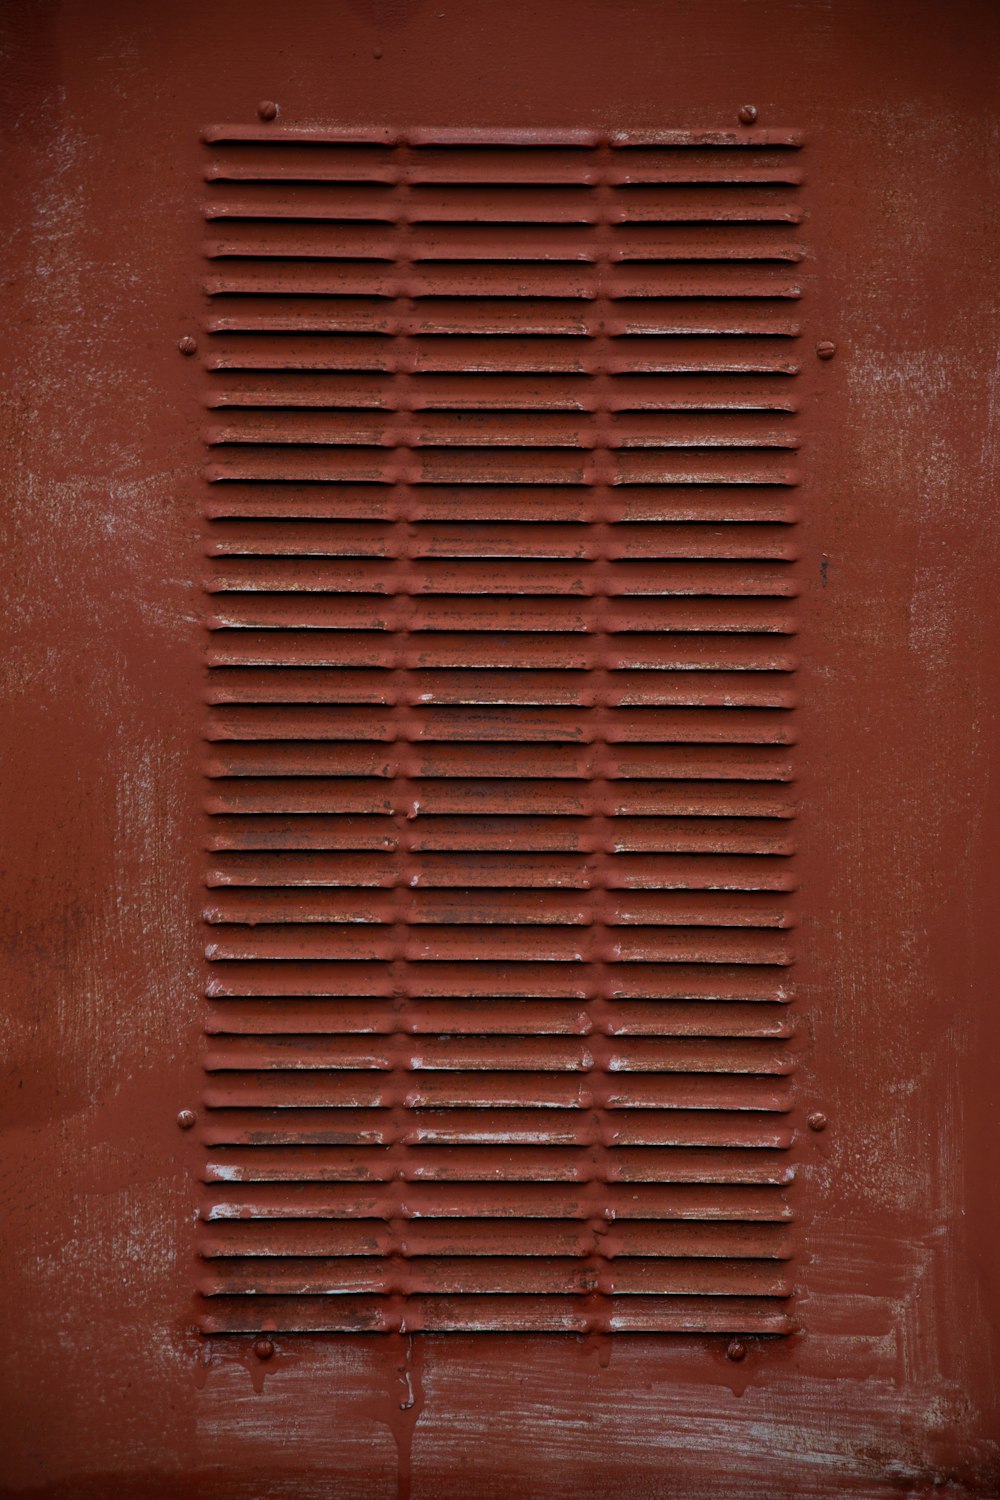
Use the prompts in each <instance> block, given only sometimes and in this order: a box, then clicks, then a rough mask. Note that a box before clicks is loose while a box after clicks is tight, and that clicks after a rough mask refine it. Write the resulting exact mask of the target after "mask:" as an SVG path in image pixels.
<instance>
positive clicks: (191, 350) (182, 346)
mask: <svg viewBox="0 0 1000 1500" xmlns="http://www.w3.org/2000/svg"><path fill="white" fill-rule="evenodd" d="M177 347H178V349H179V350H180V351H181V353H182V354H197V352H198V341H197V339H193V338H192V337H191V335H190V334H189V333H186V334H185V335H184V337H183V338H182V339H178V340H177Z"/></svg>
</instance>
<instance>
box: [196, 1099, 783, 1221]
mask: <svg viewBox="0 0 1000 1500" xmlns="http://www.w3.org/2000/svg"><path fill="white" fill-rule="evenodd" d="M387 1079H388V1081H387ZM601 1095H602V1097H601V1104H602V1107H603V1108H605V1109H652V1110H669V1109H684V1110H687V1109H711V1110H719V1109H721V1110H741V1109H745V1110H751V1111H755V1112H756V1111H760V1110H765V1111H768V1110H770V1111H774V1112H776V1113H778V1114H784V1113H787V1112H788V1110H789V1109H790V1108H791V1098H790V1094H789V1089H788V1085H787V1081H786V1080H785V1079H783V1078H781V1077H776V1078H771V1077H765V1076H761V1077H758V1076H751V1075H740V1074H721V1073H704V1074H698V1073H683V1074H679V1073H675V1074H655V1073H646V1074H631V1075H629V1076H628V1077H627V1078H624V1077H616V1078H615V1079H614V1082H613V1086H612V1084H611V1082H610V1081H609V1082H607V1083H605V1084H604V1086H603V1087H602V1090H601ZM397 1102H401V1103H402V1104H403V1105H404V1106H405V1107H406V1108H407V1109H482V1110H485V1111H492V1110H504V1109H552V1110H569V1109H586V1110H590V1109H593V1108H594V1106H595V1095H594V1092H593V1088H592V1086H591V1084H590V1081H589V1076H588V1075H587V1074H583V1075H579V1076H577V1075H572V1074H562V1073H556V1072H549V1073H517V1072H506V1073H505V1072H497V1073H492V1074H480V1073H476V1072H470V1073H459V1072H447V1073H446V1072H441V1073H414V1074H412V1075H408V1077H407V1083H406V1090H405V1093H401V1092H400V1090H399V1089H398V1088H397V1087H396V1086H394V1085H393V1083H392V1077H391V1074H388V1075H386V1074H382V1073H379V1072H376V1071H371V1072H367V1073H364V1072H351V1071H348V1070H342V1071H318V1070H317V1071H308V1070H296V1071H292V1072H281V1071H278V1070H264V1071H261V1072H257V1073H251V1072H247V1071H239V1070H233V1071H229V1072H220V1073H218V1074H217V1075H215V1076H214V1077H213V1078H212V1080H211V1081H210V1083H209V1084H208V1085H207V1087H206V1090H205V1104H206V1106H207V1107H208V1108H209V1109H234V1108H247V1107H249V1106H256V1107H265V1108H276V1109H317V1108H329V1109H344V1108H348V1109H362V1108H367V1109H371V1108H375V1107H378V1106H382V1107H390V1106H392V1105H393V1104H396V1103H397ZM549 1211H550V1212H554V1210H551V1209H550V1210H549Z"/></svg>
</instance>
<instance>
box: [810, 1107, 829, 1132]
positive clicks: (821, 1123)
mask: <svg viewBox="0 0 1000 1500" xmlns="http://www.w3.org/2000/svg"><path fill="white" fill-rule="evenodd" d="M828 1124H829V1121H828V1120H827V1118H826V1115H824V1114H823V1113H821V1111H820V1110H818V1109H817V1110H816V1111H815V1112H814V1113H813V1114H811V1115H810V1116H809V1120H808V1125H809V1129H810V1130H825V1129H826V1127H827V1125H828Z"/></svg>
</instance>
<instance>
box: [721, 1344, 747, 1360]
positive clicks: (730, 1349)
mask: <svg viewBox="0 0 1000 1500" xmlns="http://www.w3.org/2000/svg"><path fill="white" fill-rule="evenodd" d="M746 1357H747V1346H746V1344H744V1342H743V1340H742V1339H730V1341H729V1343H728V1345H727V1346H726V1358H727V1359H735V1360H736V1361H737V1363H738V1362H739V1361H740V1360H741V1359H746Z"/></svg>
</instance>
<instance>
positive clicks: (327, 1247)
mask: <svg viewBox="0 0 1000 1500" xmlns="http://www.w3.org/2000/svg"><path fill="white" fill-rule="evenodd" d="M397 1243H398V1244H400V1245H401V1246H402V1248H403V1252H404V1253H405V1254H406V1255H455V1254H460V1255H513V1256H536V1255H586V1254H588V1252H589V1251H590V1250H591V1248H592V1247H593V1243H594V1237H593V1230H592V1229H590V1228H589V1227H585V1226H583V1225H580V1224H576V1223H574V1222H573V1221H572V1220H559V1219H553V1220H551V1221H548V1222H546V1221H545V1220H544V1219H531V1220H528V1221H526V1222H525V1223H518V1222H517V1221H516V1220H504V1219H487V1220H477V1219H467V1220H465V1221H464V1222H462V1221H459V1222H457V1223H455V1222H451V1221H445V1222H442V1221H440V1220H433V1219H410V1220H409V1221H408V1222H407V1224H406V1227H405V1229H404V1230H403V1233H402V1234H401V1235H400V1236H399V1240H398V1241H397V1240H396V1238H395V1237H394V1236H393V1235H392V1234H391V1233H390V1231H389V1229H388V1226H387V1225H385V1224H384V1223H382V1222H380V1221H378V1220H371V1221H368V1222H366V1221H365V1220H356V1219H355V1220H342V1221H340V1222H338V1221H337V1220H330V1219H328V1220H315V1219H314V1220H301V1219H294V1220H286V1221H284V1222H270V1223H267V1224H266V1225H263V1226H262V1225H261V1223H260V1221H256V1222H254V1221H252V1220H251V1221H244V1222H239V1221H236V1222H232V1221H228V1222H227V1221H225V1220H223V1221H222V1222H220V1223H216V1224H213V1225H212V1227H211V1229H210V1230H208V1231H207V1232H206V1234H205V1235H204V1236H203V1237H202V1240H201V1245H200V1250H201V1254H202V1255H203V1256H204V1257H205V1258H206V1259H208V1260H215V1259H217V1258H235V1257H238V1256H253V1257H261V1256H270V1257H273V1258H275V1259H280V1258H282V1257H284V1256H293V1257H303V1256H316V1257H324V1256H345V1255H358V1256H367V1255H386V1254H390V1253H391V1251H392V1249H393V1248H394V1247H395V1245H396V1244H397ZM601 1250H602V1253H603V1254H604V1255H605V1256H606V1257H607V1258H609V1259H614V1258H615V1257H617V1256H620V1255H639V1256H665V1257H666V1256H669V1257H685V1258H686V1257H692V1258H693V1257H699V1258H700V1257H706V1258H708V1257H711V1258H716V1257H718V1258H726V1257H730V1258H735V1257H739V1258H744V1259H755V1260H778V1261H783V1260H788V1259H790V1258H791V1255H792V1240H791V1236H790V1234H789V1230H788V1228H787V1226H786V1225H784V1224H765V1223H752V1222H751V1223H738V1222H737V1223H729V1224H727V1223H711V1222H705V1221H688V1222H686V1223H685V1222H683V1221H677V1220H675V1221H673V1222H670V1221H662V1220H661V1221H656V1220H653V1221H651V1222H649V1223H643V1222H642V1221H634V1222H631V1223H629V1222H628V1221H620V1222H617V1223H614V1224H608V1226H607V1229H606V1232H605V1234H604V1235H603V1236H602V1239H601Z"/></svg>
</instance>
